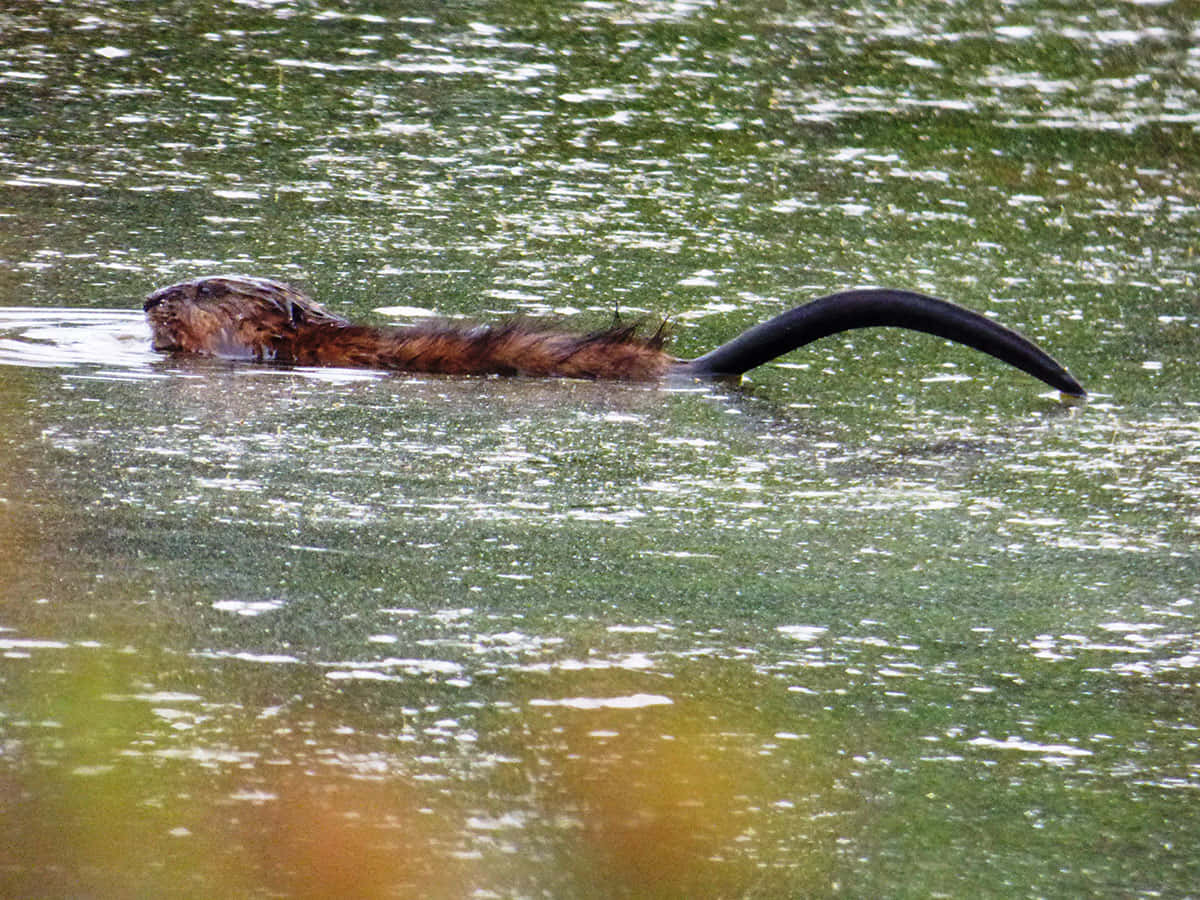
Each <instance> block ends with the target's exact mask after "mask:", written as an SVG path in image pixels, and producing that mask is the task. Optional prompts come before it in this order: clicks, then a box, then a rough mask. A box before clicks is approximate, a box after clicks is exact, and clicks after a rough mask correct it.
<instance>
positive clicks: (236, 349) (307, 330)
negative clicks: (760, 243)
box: [144, 275, 1086, 396]
mask: <svg viewBox="0 0 1200 900" xmlns="http://www.w3.org/2000/svg"><path fill="white" fill-rule="evenodd" d="M144 309H145V311H146V318H147V319H148V321H149V323H150V328H151V334H152V345H153V347H154V349H156V350H162V351H168V352H174V353H187V354H196V355H201V356H215V357H222V358H227V359H245V360H254V361H261V362H267V361H270V362H278V363H290V364H294V365H302V366H337V367H344V368H369V369H386V370H389V371H395V372H421V373H437V374H445V375H527V376H536V377H560V378H589V379H612V380H625V381H653V380H658V379H662V378H666V377H669V376H684V377H691V378H737V377H740V376H741V375H742V374H744V373H745V372H747V371H749V370H750V369H753V368H755V367H757V366H760V365H762V364H763V363H766V362H769V361H770V360H772V359H775V358H777V357H779V356H782V355H783V354H785V353H789V352H791V351H792V350H795V349H797V348H799V347H802V346H804V345H805V344H808V343H811V342H812V341H815V340H818V339H819V338H822V337H826V336H828V335H831V334H836V333H838V332H841V331H848V330H850V329H855V328H867V327H875V326H893V327H899V328H907V329H910V330H914V331H922V332H926V333H928V334H934V335H937V336H939V337H943V338H947V339H949V340H952V341H955V342H957V343H960V344H965V345H967V346H969V347H973V348H975V349H976V350H979V351H981V352H983V353H987V354H989V355H990V356H993V357H995V358H997V359H1000V360H1002V361H1004V362H1006V363H1009V364H1010V365H1013V366H1016V367H1017V368H1019V369H1021V370H1022V371H1024V372H1027V373H1028V374H1030V375H1033V376H1034V377H1035V378H1039V379H1041V380H1042V381H1044V382H1046V383H1047V384H1049V385H1050V386H1051V387H1054V388H1057V389H1058V390H1060V391H1062V392H1063V393H1065V394H1070V395H1073V396H1083V395H1084V394H1085V393H1086V392H1085V391H1084V389H1083V387H1082V386H1081V385H1080V384H1079V382H1078V381H1076V380H1075V378H1074V377H1072V375H1071V374H1070V373H1069V372H1068V371H1067V370H1066V369H1065V368H1063V367H1062V366H1061V365H1059V363H1058V362H1056V361H1055V360H1054V359H1053V358H1052V357H1050V356H1049V355H1048V354H1047V353H1045V351H1043V350H1042V349H1040V348H1039V347H1038V346H1037V345H1036V344H1034V343H1033V342H1031V341H1030V340H1028V339H1027V338H1025V337H1023V336H1021V335H1020V334H1018V333H1017V332H1015V331H1013V330H1012V329H1009V328H1006V327H1004V326H1003V325H1000V324H998V323H997V322H994V321H992V320H991V319H988V318H986V317H984V316H981V315H980V314H978V313H976V312H972V311H971V310H969V309H966V308H965V307H962V306H958V305H957V304H954V303H950V302H949V301H946V300H940V299H938V298H936V297H929V296H927V295H925V294H918V293H916V292H913V291H902V290H892V289H886V288H868V289H860V290H851V291H842V292H839V293H836V294H830V295H828V296H826V297H821V298H819V299H817V300H814V301H812V302H811V303H807V304H804V305H803V306H798V307H796V308H794V309H791V310H789V311H787V312H785V313H781V314H780V315H778V316H776V317H774V318H773V319H769V320H768V321H766V322H764V323H762V324H761V325H756V326H754V327H753V328H750V329H748V330H747V331H745V332H743V333H742V334H741V335H739V336H738V337H736V338H734V339H733V340H732V341H729V342H728V343H726V344H722V345H721V346H720V347H718V348H717V349H716V350H713V351H712V352H711V353H706V354H704V355H703V356H700V357H697V358H696V359H680V358H678V357H675V356H672V355H670V354H669V353H667V352H666V350H665V346H666V341H667V331H666V328H665V325H663V326H659V328H658V329H657V330H656V331H654V332H653V333H651V334H649V335H642V334H641V333H639V330H638V328H637V327H636V326H625V325H615V326H613V327H611V328H607V329H603V330H600V331H594V332H590V333H584V334H576V333H571V332H567V331H562V330H558V329H554V328H545V327H541V326H538V325H535V324H532V323H530V322H525V321H515V322H508V323H504V324H499V325H462V324H459V323H452V322H442V321H430V322H426V323H422V324H418V325H413V326H408V327H375V326H370V325H362V324H356V323H354V322H351V321H349V320H348V319H344V318H342V317H341V316H338V315H336V314H334V313H331V312H329V311H328V310H326V309H325V308H324V307H322V306H321V305H320V304H318V303H317V302H316V301H315V300H313V299H312V298H311V297H308V296H307V295H305V294H303V293H302V292H300V291H298V290H296V289H295V288H293V287H291V286H289V285H287V284H283V283H282V282H278V281H273V280H270V279H266V278H254V277H250V276H243V275H220V276H209V277H205V278H196V279H193V280H191V281H184V282H180V283H179V284H173V285H170V286H169V287H165V288H161V289H159V290H157V291H155V292H154V293H152V294H150V295H149V296H148V297H147V298H146V301H145V304H144Z"/></svg>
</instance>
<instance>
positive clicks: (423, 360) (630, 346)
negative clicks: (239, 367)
mask: <svg viewBox="0 0 1200 900" xmlns="http://www.w3.org/2000/svg"><path fill="white" fill-rule="evenodd" d="M145 310H146V317H147V319H148V320H149V322H150V327H151V331H152V335H153V346H154V348H155V349H156V350H167V351H177V352H181V353H190V354H198V355H202V356H217V357H225V358H233V359H251V360H260V361H267V360H274V361H277V362H282V363H293V364H296V365H303V366H341V367H347V368H371V369H390V370H393V371H398V372H427V373H440V374H446V375H531V376H559V377H567V378H602V379H622V380H633V381H648V380H653V379H657V378H661V377H663V376H664V375H667V374H669V373H670V372H671V371H672V369H673V368H675V367H677V366H679V365H680V364H681V361H680V360H677V359H676V358H674V357H672V356H670V355H669V354H667V353H665V352H664V351H663V349H662V348H663V346H664V344H665V342H666V331H665V328H663V327H660V328H659V329H658V330H657V331H656V332H655V333H654V334H652V335H650V336H649V337H641V336H639V335H638V334H637V330H636V328H635V327H628V326H615V327H613V328H609V329H606V330H603V331H597V332H593V333H591V334H583V335H579V334H570V333H565V332H561V331H555V330H552V329H546V328H541V327H538V326H536V325H533V324H531V323H529V322H522V321H517V322H512V323H507V324H503V325H491V326H488V325H479V326H464V325H459V324H456V323H449V322H429V323H423V324H420V325H415V326H412V327H408V328H396V327H391V328H388V327H382V328H375V327H371V326H367V325H356V324H354V323H351V322H349V321H347V320H346V319H343V318H341V317H340V316H337V315H334V314H332V313H330V312H328V311H327V310H325V309H324V308H323V307H321V306H320V305H319V304H318V303H316V302H315V301H314V300H312V299H311V298H310V297H308V296H306V295H305V294H303V293H301V292H300V291H298V290H296V289H295V288H292V287H290V286H288V285H286V284H282V283H280V282H276V281H271V280H268V279H264V278H250V277H242V276H218V277H209V278H200V279H195V280H193V281H186V282H182V283H180V284H175V285H171V286H170V287H167V288H163V289H162V290H159V291H155V292H154V293H153V294H151V295H150V296H149V297H148V298H147V299H146V302H145Z"/></svg>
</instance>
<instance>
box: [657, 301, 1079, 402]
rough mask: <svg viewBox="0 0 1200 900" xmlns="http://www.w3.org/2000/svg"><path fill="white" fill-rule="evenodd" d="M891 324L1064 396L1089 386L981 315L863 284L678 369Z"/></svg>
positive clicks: (731, 364) (772, 354) (728, 367)
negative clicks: (1001, 365) (1008, 368)
mask: <svg viewBox="0 0 1200 900" xmlns="http://www.w3.org/2000/svg"><path fill="white" fill-rule="evenodd" d="M877 326H891V327H894V328H908V329H910V330H912V331H923V332H925V333H926V334H933V335H937V336H938V337H942V338H946V339H948V340H951V341H956V342H957V343H960V344H965V345H967V346H968V347H973V348H975V349H976V350H979V351H982V352H983V353H987V354H988V355H990V356H994V357H996V359H999V360H1002V361H1003V362H1006V363H1009V364H1010V365H1013V366H1016V367H1017V368H1018V369H1021V370H1022V371H1024V372H1028V373H1029V374H1030V375H1032V376H1033V377H1034V378H1040V379H1041V380H1042V381H1044V382H1046V384H1048V385H1050V386H1051V387H1053V388H1057V389H1058V390H1060V391H1062V392H1063V393H1064V394H1071V395H1073V396H1076V397H1083V396H1085V395H1086V393H1087V392H1086V391H1085V390H1084V389H1083V387H1082V386H1081V385H1080V384H1079V382H1078V381H1076V380H1075V378H1074V377H1072V375H1071V373H1070V372H1068V371H1067V370H1066V369H1065V368H1063V367H1062V366H1061V365H1059V364H1058V363H1057V362H1056V361H1055V360H1054V359H1053V358H1051V357H1050V355H1049V354H1047V353H1046V352H1044V351H1043V350H1042V349H1041V348H1039V347H1038V346H1037V345H1035V344H1034V343H1033V342H1032V341H1030V340H1028V339H1027V338H1025V337H1022V336H1021V335H1020V334H1018V333H1017V332H1015V331H1013V330H1012V329H1011V328H1005V327H1004V326H1003V325H999V324H997V323H996V322H993V321H992V320H991V319H988V318H986V317H984V316H981V315H980V314H979V313H976V312H972V311H971V310H969V309H966V308H965V307H962V306H959V305H957V304H955V303H950V302H949V301H947V300H939V299H938V298H936V297H929V296H926V295H925V294H918V293H916V292H914V291H898V290H890V289H886V288H866V289H861V290H852V291H841V292H839V293H836V294H830V295H829V296H827V297H821V298H819V299H817V300H813V301H812V302H811V303H806V304H805V305H803V306H798V307H796V308H795V309H791V310H788V311H787V312H785V313H781V314H780V315H778V316H776V317H775V318H773V319H769V320H768V321H766V322H763V323H762V324H761V325H756V326H754V327H753V328H750V329H748V330H747V331H744V332H742V334H740V335H739V336H738V337H736V338H734V339H733V340H732V341H729V342H728V343H726V344H722V345H721V346H720V347H718V348H717V349H716V350H713V351H712V352H711V353H706V354H704V355H703V356H701V357H698V358H697V359H693V360H688V361H685V362H683V363H682V364H681V365H680V366H679V367H678V368H677V369H676V371H678V372H680V373H682V374H686V375H693V376H696V377H700V378H725V377H735V376H738V375H741V374H742V373H744V372H748V371H749V370H750V369H753V368H755V367H756V366H761V365H762V364H763V363H765V362H769V361H770V360H772V359H775V358H776V357H778V356H782V355H783V354H785V353H788V352H790V351H792V350H795V349H797V348H798V347H803V346H804V345H805V344H809V343H812V342H813V341H815V340H819V339H820V338H823V337H827V336H829V335H831V334H837V333H838V332H841V331H850V330H851V329H854V328H872V327H877Z"/></svg>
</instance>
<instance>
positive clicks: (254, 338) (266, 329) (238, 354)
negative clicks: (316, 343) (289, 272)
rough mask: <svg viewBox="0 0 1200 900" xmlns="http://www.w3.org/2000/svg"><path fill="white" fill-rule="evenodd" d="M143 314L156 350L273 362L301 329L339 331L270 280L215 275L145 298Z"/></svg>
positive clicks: (336, 321) (331, 318) (332, 320)
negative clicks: (318, 327)
mask: <svg viewBox="0 0 1200 900" xmlns="http://www.w3.org/2000/svg"><path fill="white" fill-rule="evenodd" d="M142 308H143V309H144V310H145V311H146V320H147V321H148V322H149V323H150V332H151V346H153V347H154V349H155V350H167V351H181V352H184V353H197V354H200V355H203V356H223V357H229V358H233V359H276V358H280V353H281V351H282V350H283V349H284V348H285V346H286V345H287V342H288V341H290V340H291V339H292V338H293V337H294V336H295V331H296V328H297V326H300V325H316V324H323V325H342V324H345V320H343V319H342V318H340V317H338V316H335V315H333V314H332V313H329V312H327V311H326V310H325V309H323V308H322V307H321V306H320V305H319V304H317V303H316V302H315V301H313V300H312V299H311V298H310V297H308V296H306V295H305V294H303V293H301V292H300V291H298V290H296V289H295V288H293V287H291V286H289V285H286V284H283V283H282V282H279V281H272V280H271V279H269V278H253V277H250V276H247V275H215V276H208V277H205V278H195V279H192V280H191V281H181V282H179V283H178V284H172V285H169V286H168V287H165V288H159V289H158V290H157V291H155V292H154V293H152V294H150V295H149V296H148V297H147V298H146V300H145V302H144V303H143V304H142Z"/></svg>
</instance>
